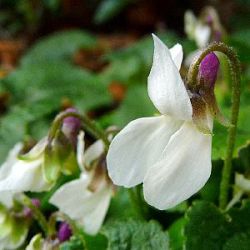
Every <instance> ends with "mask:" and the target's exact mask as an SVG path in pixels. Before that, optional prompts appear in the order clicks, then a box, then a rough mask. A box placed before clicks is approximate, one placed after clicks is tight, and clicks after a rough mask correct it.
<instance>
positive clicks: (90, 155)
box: [84, 140, 104, 168]
mask: <svg viewBox="0 0 250 250" xmlns="http://www.w3.org/2000/svg"><path fill="white" fill-rule="evenodd" d="M103 153H104V144H103V141H102V140H97V141H96V142H94V143H93V144H92V145H90V146H89V147H88V148H87V150H86V151H85V154H84V163H85V166H86V167H87V168H89V167H90V165H91V163H93V161H95V160H96V159H98V158H99V157H100V156H101V155H102V154H103Z"/></svg>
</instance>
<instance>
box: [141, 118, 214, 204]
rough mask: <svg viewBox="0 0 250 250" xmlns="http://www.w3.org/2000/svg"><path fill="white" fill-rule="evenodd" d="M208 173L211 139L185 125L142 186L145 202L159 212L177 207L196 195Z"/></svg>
mask: <svg viewBox="0 0 250 250" xmlns="http://www.w3.org/2000/svg"><path fill="white" fill-rule="evenodd" d="M210 173H211V135H204V134H202V133H201V132H199V131H198V130H197V129H196V127H195V126H194V125H193V124H192V123H191V122H185V123H184V124H183V126H182V127H181V129H180V130H179V131H177V132H176V133H175V134H174V135H173V136H172V137H171V139H170V141H169V144H168V145H167V147H166V148H165V149H164V152H163V154H162V158H161V159H160V160H159V161H158V162H157V163H156V164H155V165H154V166H153V167H152V168H150V169H149V170H148V172H147V175H146V177H145V179H144V182H143V189H144V197H145V200H146V201H147V202H148V203H149V204H150V205H152V206H154V207H156V208H158V209H167V208H171V207H174V206H176V205H177V204H179V203H180V202H182V201H184V200H186V199H188V198H189V197H190V196H191V195H193V194H194V193H196V192H197V191H198V190H199V189H201V188H202V187H203V185H204V184H205V183H206V181H207V180H208V178H209V176H210Z"/></svg>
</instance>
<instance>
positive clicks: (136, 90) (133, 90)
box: [110, 85, 156, 127]
mask: <svg viewBox="0 0 250 250" xmlns="http://www.w3.org/2000/svg"><path fill="white" fill-rule="evenodd" d="M155 112H156V109H155V108H154V105H153V104H152V102H151V101H150V99H149V97H148V94H147V89H146V86H141V85H135V86H133V87H132V86H131V87H130V88H129V90H128V92H127V94H126V97H125V99H124V101H123V102H122V104H121V105H120V107H119V108H118V109H117V110H116V111H115V112H114V113H113V114H112V116H111V117H110V122H111V124H115V125H117V126H120V127H123V126H125V125H126V124H127V123H128V122H130V121H131V120H134V119H136V118H140V117H146V116H152V115H153V114H154V113H155Z"/></svg>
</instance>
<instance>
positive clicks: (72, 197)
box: [49, 174, 91, 219]
mask: <svg viewBox="0 0 250 250" xmlns="http://www.w3.org/2000/svg"><path fill="white" fill-rule="evenodd" d="M90 180H91V179H90V178H89V176H88V175H87V174H82V175H81V178H80V179H77V180H73V181H70V182H68V183H66V184H64V185H62V186H61V187H60V188H59V189H58V190H57V191H56V192H55V193H54V194H53V195H52V197H51V198H50V201H49V202H50V203H51V204H53V205H55V206H57V207H58V208H59V209H60V210H61V211H62V212H64V213H65V214H67V215H69V216H70V217H71V218H72V219H76V218H78V217H79V216H80V215H81V209H80V207H79V204H80V203H81V202H82V199H85V198H86V197H89V196H90V195H91V192H90V191H88V190H87V186H88V184H89V182H90ZM76 204H77V205H76Z"/></svg>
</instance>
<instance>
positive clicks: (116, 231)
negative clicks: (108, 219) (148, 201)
mask: <svg viewBox="0 0 250 250" xmlns="http://www.w3.org/2000/svg"><path fill="white" fill-rule="evenodd" d="M103 234H104V235H105V236H106V237H107V238H108V240H109V245H108V249H110V250H116V249H117V250H125V249H126V250H128V249H131V250H137V249H138V250H139V249H144V250H150V249H152V250H155V249H157V250H161V249H164V250H167V249H168V248H169V241H168V235H167V233H165V232H163V231H162V229H161V226H160V225H159V224H158V223H157V222H155V221H150V222H143V221H139V220H132V219H130V220H127V221H117V222H113V223H109V224H108V225H106V226H104V228H103Z"/></svg>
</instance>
